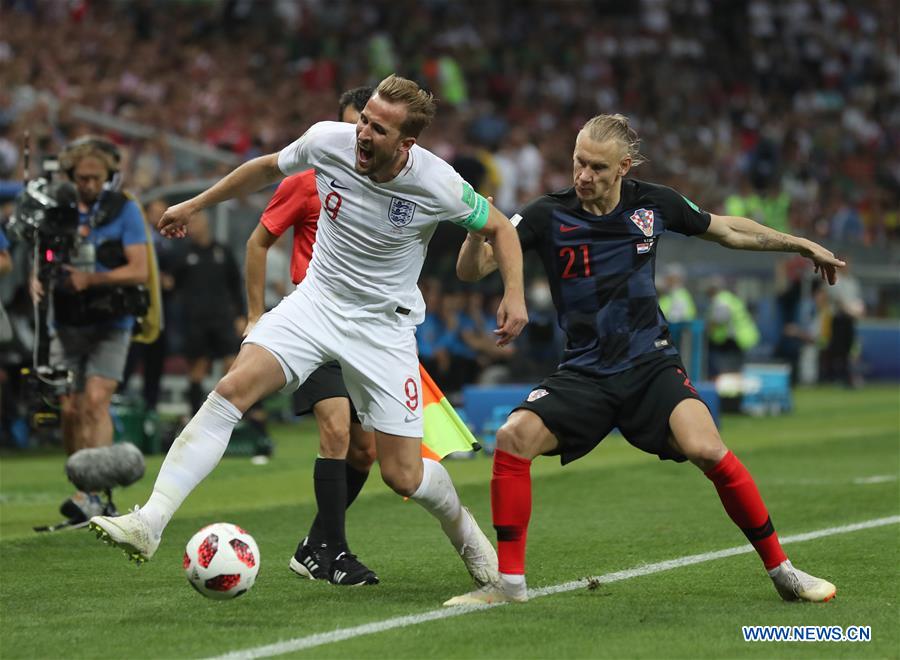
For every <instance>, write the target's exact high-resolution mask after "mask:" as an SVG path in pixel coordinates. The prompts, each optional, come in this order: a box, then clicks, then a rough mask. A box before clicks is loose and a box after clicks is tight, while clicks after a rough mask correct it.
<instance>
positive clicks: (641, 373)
mask: <svg viewBox="0 0 900 660" xmlns="http://www.w3.org/2000/svg"><path fill="white" fill-rule="evenodd" d="M542 391H543V392H546V394H543V395H541V394H540V393H541V392H542ZM536 395H537V398H535V397H536ZM529 398H531V399H533V400H531V401H528V400H527V399H526V400H525V401H523V402H522V403H521V404H519V406H517V408H516V410H520V409H522V410H530V411H532V412H534V413H535V414H537V415H538V416H539V417H540V418H541V420H543V422H544V425H545V426H546V427H547V428H548V429H549V430H550V432H551V433H553V435H555V436H556V438H557V439H558V440H559V447H557V448H556V449H554V450H553V451H551V452H548V453H547V455H548V456H557V455H558V456H560V461H561V463H562V464H563V465H565V464H566V463H569V462H571V461H574V460H576V459H578V458H581V457H582V456H584V455H585V454H587V453H588V452H590V451H591V450H592V449H593V448H594V447H596V446H597V445H598V444H600V442H601V441H602V440H603V438H605V437H606V436H607V435H608V434H609V433H610V431H612V430H613V429H615V428H618V429H619V430H620V431H621V432H622V435H623V436H625V439H626V440H627V441H628V442H629V443H630V444H632V445H634V446H635V447H637V448H638V449H640V450H641V451H645V452H647V453H648V454H654V455H656V456H658V457H659V458H660V460H672V461H678V462H681V461H684V460H686V459H685V457H684V456H682V455H681V454H680V453H678V452H676V451H675V450H673V449H672V448H671V447H670V446H669V442H668V438H669V416H670V415H671V414H672V411H673V410H674V409H675V406H677V405H678V404H679V403H681V402H682V401H684V400H685V399H697V400H698V401H702V399H701V398H700V396H699V395H698V394H697V391H696V390H695V389H694V386H693V384H692V383H691V382H690V380H689V379H688V377H687V375H686V372H685V369H684V365H683V364H682V363H681V360H680V359H679V358H678V357H677V356H665V357H660V358H654V359H651V360H649V361H647V362H643V363H641V364H639V365H637V366H635V367H632V368H631V369H628V370H626V371H622V372H620V373H617V374H613V375H611V376H592V375H587V374H584V373H581V372H577V371H573V370H571V369H561V370H559V371H557V372H556V373H554V374H553V375H551V376H550V377H548V378H546V379H544V380H543V381H542V382H541V383H540V385H538V387H536V388H535V389H534V390H532V392H531V394H529Z"/></svg>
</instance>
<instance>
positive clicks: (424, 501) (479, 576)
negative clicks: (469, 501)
mask: <svg viewBox="0 0 900 660" xmlns="http://www.w3.org/2000/svg"><path fill="white" fill-rule="evenodd" d="M421 445H422V439H421V438H409V437H404V436H399V435H392V434H389V433H383V432H381V431H378V430H376V431H375V446H376V450H377V452H378V463H379V465H380V466H381V477H382V478H383V479H384V482H385V483H386V484H387V485H388V486H390V488H391V489H393V491H394V492H395V493H397V494H398V495H403V496H404V497H409V498H410V499H411V500H413V501H414V502H417V503H419V504H420V505H421V506H422V508H424V509H425V510H426V511H428V513H430V514H431V515H433V516H434V517H435V518H437V519H438V521H439V522H440V523H441V529H443V530H444V534H446V535H447V538H449V539H450V542H451V543H452V544H453V547H454V548H455V549H456V551H457V552H458V553H459V555H460V557H462V560H463V563H464V564H465V565H466V569H467V570H468V571H469V574H470V575H471V576H472V579H473V580H475V582H476V583H477V584H479V585H484V584H489V583H492V582H495V581H496V580H497V553H496V551H495V550H494V547H493V546H492V545H491V542H490V541H488V539H487V537H486V536H485V535H484V532H482V531H481V528H480V527H479V526H478V523H477V522H475V518H474V517H473V516H472V514H471V513H469V510H468V509H466V508H465V507H464V506H462V505H461V504H460V501H459V495H457V493H456V488H455V487H454V486H453V482H452V481H451V480H450V475H449V474H447V470H446V469H444V466H443V465H441V464H440V463H438V462H437V461H433V460H431V459H428V458H424V459H423V458H422V447H421Z"/></svg>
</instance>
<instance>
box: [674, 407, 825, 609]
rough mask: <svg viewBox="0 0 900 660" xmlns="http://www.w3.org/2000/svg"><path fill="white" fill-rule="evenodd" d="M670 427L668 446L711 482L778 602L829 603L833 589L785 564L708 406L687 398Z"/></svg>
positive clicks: (766, 515) (750, 480)
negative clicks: (761, 566) (752, 550)
mask: <svg viewBox="0 0 900 660" xmlns="http://www.w3.org/2000/svg"><path fill="white" fill-rule="evenodd" d="M669 427H670V429H671V431H672V435H671V437H670V440H669V442H670V444H671V445H672V447H673V448H674V449H675V450H677V451H678V452H680V453H681V454H683V455H684V456H686V457H687V459H688V460H689V461H691V463H693V464H694V465H696V466H697V467H698V468H700V469H701V470H702V471H703V473H704V474H705V475H706V476H707V478H709V480H710V481H712V482H713V484H714V485H715V487H716V491H717V492H718V493H719V498H720V499H721V500H722V505H723V506H724V507H725V511H726V512H727V513H728V515H729V517H730V518H731V519H732V521H734V524H735V525H737V526H738V527H739V528H740V529H741V531H742V532H743V533H744V535H745V536H746V537H747V540H748V541H750V543H751V544H752V545H753V547H754V548H756V552H757V553H758V554H759V556H760V559H762V561H763V564H764V565H765V567H766V571H767V572H768V574H769V577H771V578H772V581H773V582H774V584H775V589H776V590H777V591H778V593H779V594H780V595H781V597H782V598H784V599H785V600H805V601H812V602H820V601H828V600H831V598H833V597H834V594H835V592H836V589H835V586H834V585H833V584H831V583H830V582H828V581H826V580H822V579H820V578H817V577H813V576H812V575H808V574H807V573H804V572H803V571H800V570H798V569H796V568H794V567H793V565H792V564H791V562H790V561H788V558H787V555H785V553H784V550H783V549H782V547H781V543H779V542H778V535H777V534H776V533H775V528H774V527H773V526H772V520H771V518H770V517H769V513H768V510H767V509H766V505H765V503H764V502H763V500H762V497H761V496H760V494H759V490H758V489H757V487H756V483H755V482H754V481H753V477H752V476H751V475H750V472H749V471H748V470H747V468H745V467H744V465H743V464H742V463H741V462H740V461H739V460H738V459H737V457H736V456H735V455H734V454H733V453H731V452H730V451H729V450H728V448H727V447H726V446H725V444H724V443H723V442H722V438H721V437H720V436H719V431H718V429H716V425H715V422H714V421H713V419H712V416H711V415H710V414H709V410H708V409H707V408H706V406H705V405H704V404H703V403H702V402H701V401H698V400H696V399H685V400H684V401H682V402H681V403H679V404H678V405H677V406H676V407H675V410H673V411H672V414H671V416H670V417H669Z"/></svg>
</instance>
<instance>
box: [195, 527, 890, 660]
mask: <svg viewBox="0 0 900 660" xmlns="http://www.w3.org/2000/svg"><path fill="white" fill-rule="evenodd" d="M897 523H900V516H889V517H887V518H875V519H874V520H866V521H863V522H860V523H854V524H852V525H843V526H841V527H827V528H825V529H819V530H816V531H814V532H807V533H805V534H794V535H792V536H785V537H784V538H782V539H781V543H782V544H787V543H801V542H803V541H812V540H813V539H820V538H823V537H825V536H834V535H835V534H847V533H849V532H856V531H859V530H861V529H872V528H873V527H883V526H885V525H895V524H897ZM753 551H754V549H753V546H752V545H749V544H747V545H740V546H736V547H733V548H726V549H724V550H717V551H715V552H705V553H703V554H699V555H688V556H686V557H679V558H678V559H669V560H668V561H661V562H657V563H655V564H647V565H645V566H637V567H635V568H630V569H628V570H625V571H616V572H614V573H607V574H606V575H601V576H599V577H594V578H587V579H585V578H583V579H581V580H574V581H572V582H565V583H563V584H557V585H554V586H550V587H542V588H540V589H529V590H528V597H529V598H540V597H541V596H549V595H551V594H559V593H563V592H566V591H575V590H576V589H584V588H585V587H586V585H587V581H588V579H590V580H593V581H596V582H598V583H600V584H608V583H610V582H619V581H621V580H630V579H631V578H636V577H641V576H644V575H651V574H653V573H662V572H663V571H669V570H672V569H673V568H681V567H683V566H692V565H694V564H702V563H705V562H708V561H713V560H715V559H723V558H725V557H733V556H735V555H743V554H747V553H750V552H753ZM503 605H506V603H499V604H496V605H470V606H459V607H444V608H441V609H439V610H431V611H429V612H422V613H421V614H410V615H408V616H399V617H394V618H392V619H385V620H383V621H375V622H373V623H366V624H363V625H361V626H353V627H352V628H339V629H337V630H332V631H329V632H324V633H317V634H315V635H307V636H306V637H297V638H295V639H288V640H285V641H283V642H276V643H275V644H266V645H265V646H257V647H255V648H249V649H244V650H243V651H233V652H231V653H226V654H225V655H220V656H216V657H215V658H213V659H212V660H225V659H228V660H238V659H240V660H244V659H245V658H247V659H249V658H269V657H272V656H276V655H283V654H285V653H293V652H294V651H302V650H304V649H310V648H314V647H316V646H324V645H325V644H334V643H335V642H341V641H344V640H346V639H353V638H356V637H362V636H364V635H372V634H374V633H380V632H385V631H387V630H394V629H395V628H406V627H408V626H416V625H419V624H421V623H427V622H429V621H437V620H439V619H449V618H452V617H457V616H462V615H463V614H470V613H471V612H477V611H480V610H486V609H490V608H492V607H502V606H503ZM518 607H520V606H518Z"/></svg>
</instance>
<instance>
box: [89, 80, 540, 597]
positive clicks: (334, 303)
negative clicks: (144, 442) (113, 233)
mask: <svg viewBox="0 0 900 660" xmlns="http://www.w3.org/2000/svg"><path fill="white" fill-rule="evenodd" d="M433 116H434V102H433V100H432V98H431V95H430V94H428V93H427V92H425V91H424V90H421V89H420V88H419V87H418V85H416V84H415V83H414V82H412V81H410V80H406V79H403V78H400V77H397V76H389V77H388V78H386V79H385V80H383V81H382V82H381V83H380V84H379V85H378V87H377V89H376V91H375V94H374V95H373V96H372V98H371V99H370V100H369V102H368V103H367V104H366V107H365V109H364V110H363V112H362V113H361V114H360V119H359V121H358V122H357V124H356V126H351V125H349V124H345V123H340V122H320V123H318V124H315V125H313V126H312V127H311V128H310V129H309V130H308V131H307V132H306V133H305V134H304V135H303V136H302V137H300V138H299V139H298V140H296V141H295V142H294V143H293V144H291V145H289V146H287V147H286V148H284V149H282V150H281V151H280V152H279V153H276V154H270V155H267V156H261V157H259V158H255V159H253V160H251V161H248V162H246V163H244V164H243V165H241V166H240V167H238V168H237V169H236V170H234V171H233V172H232V173H231V174H229V175H227V176H226V177H225V178H223V179H222V180H221V181H219V182H218V183H216V184H215V185H213V186H212V187H211V188H209V189H208V190H206V191H204V192H203V193H200V194H199V195H198V196H196V197H194V198H192V199H190V200H187V201H186V202H182V203H181V204H178V205H176V206H173V207H171V208H169V209H168V210H167V211H166V213H165V214H164V215H163V217H162V218H161V219H160V222H159V227H160V231H161V232H162V233H163V234H164V235H166V236H169V237H183V236H184V235H185V224H186V223H187V221H188V219H189V218H190V217H191V216H192V215H193V214H194V213H196V212H198V211H200V210H202V209H204V208H207V207H209V206H212V205H214V204H218V203H219V202H222V201H224V200H226V199H230V198H232V197H237V196H241V195H246V194H248V193H250V192H252V191H254V190H258V189H260V188H262V187H263V186H266V185H269V184H271V183H274V182H276V181H278V180H280V179H281V178H283V177H284V176H286V175H291V174H295V173H298V172H302V171H304V170H308V169H311V168H312V169H315V171H316V187H317V189H318V192H319V199H320V200H321V205H322V209H321V213H320V215H319V222H318V229H317V233H316V243H315V249H314V251H313V256H312V260H311V262H310V265H309V270H308V271H307V273H306V277H305V278H304V279H303V281H302V282H301V283H300V284H299V285H298V286H297V288H296V289H295V290H294V292H293V293H291V295H289V296H287V297H286V298H285V299H284V300H282V302H281V303H280V304H279V305H278V306H277V307H275V309H273V310H272V311H271V312H268V313H266V314H265V315H263V316H262V318H260V320H259V322H258V323H257V324H256V326H255V327H254V328H253V330H252V331H251V332H250V334H249V335H248V336H247V338H246V339H245V340H244V343H243V346H242V347H241V351H240V353H239V354H238V357H237V360H236V361H235V363H234V366H233V367H232V368H231V370H230V371H229V372H228V374H226V375H225V376H224V377H223V378H222V379H221V380H220V381H219V382H218V384H217V385H216V387H215V390H214V391H213V392H212V393H210V395H209V397H208V398H207V400H206V402H205V403H204V404H203V406H202V407H201V409H200V411H199V412H198V413H197V414H196V415H195V416H194V418H193V419H192V420H191V421H190V422H189V423H188V425H187V426H186V427H185V428H184V430H183V431H182V432H181V434H180V435H179V436H178V438H176V440H175V442H174V443H173V445H172V448H171V450H170V451H169V453H168V455H167V456H166V459H165V461H164V462H163V465H162V467H161V469H160V472H159V475H158V477H157V479H156V483H155V485H154V487H153V493H152V494H151V496H150V499H149V500H148V501H147V503H146V504H145V505H144V506H143V507H141V508H139V509H136V510H135V511H134V512H133V513H131V514H128V515H126V516H121V517H119V518H110V517H104V516H97V517H95V518H93V519H92V528H93V529H94V530H95V531H96V532H97V533H98V534H99V535H100V536H101V537H103V538H104V540H106V541H109V542H111V543H113V544H115V545H117V546H119V547H121V548H122V549H123V550H125V552H126V554H128V555H129V556H130V557H132V558H134V559H136V560H139V561H142V560H146V559H148V558H149V557H151V556H152V555H153V553H154V552H155V551H156V549H157V547H158V546H159V542H160V537H161V534H162V531H163V529H164V528H165V526H166V525H167V524H168V522H169V520H171V517H172V515H173V514H174V513H175V511H176V510H177V509H178V507H179V506H180V505H181V503H182V502H183V501H184V499H185V497H187V495H188V494H189V493H190V492H191V491H192V490H193V489H194V488H195V487H196V486H197V485H198V484H199V483H200V481H201V480H202V479H203V478H204V477H206V475H207V474H209V473H210V472H211V471H212V469H213V468H214V467H215V465H216V464H217V463H218V461H219V459H220V458H221V457H222V455H223V454H224V452H225V447H226V446H227V444H228V439H229V438H230V436H231V432H232V430H233V428H234V425H235V424H237V422H238V420H239V419H240V417H241V415H242V414H243V413H244V412H245V411H246V410H247V409H248V408H249V407H250V406H251V405H253V403H255V402H256V401H258V400H259V399H261V398H262V397H264V396H266V395H268V394H271V393H273V392H275V391H277V390H280V389H283V388H285V387H290V388H294V389H295V388H296V387H297V385H298V384H299V383H302V382H303V381H305V380H306V378H307V377H308V376H309V375H310V374H311V373H312V372H313V371H315V370H316V369H317V368H318V367H319V366H321V365H322V364H324V363H326V362H330V361H333V360H337V361H338V362H340V365H341V370H342V372H343V376H344V382H345V383H346V385H347V390H348V391H349V393H350V397H351V399H352V400H353V403H354V405H355V407H356V410H357V414H358V416H359V419H360V421H361V423H362V426H363V428H366V429H373V430H374V432H375V446H376V451H377V454H378V459H379V465H380V468H381V475H382V478H383V479H384V481H385V483H386V484H387V485H388V486H390V487H391V488H392V489H393V490H394V491H395V492H396V493H398V494H399V495H403V496H407V497H409V498H410V499H411V500H413V501H414V502H417V503H418V504H420V505H421V506H422V507H423V508H425V509H426V510H427V511H428V512H429V513H431V514H432V515H433V516H434V517H435V518H437V519H438V521H439V522H440V523H441V528H442V529H443V531H444V533H445V534H446V535H447V536H448V538H449V539H450V541H451V543H452V544H453V546H454V548H455V549H456V551H457V552H458V553H459V555H460V556H461V557H462V559H463V562H464V563H465V565H466V568H467V569H468V571H469V573H470V574H471V575H472V577H473V578H474V580H475V581H476V582H477V583H479V584H485V583H492V582H496V581H497V579H499V578H498V575H497V563H496V562H497V556H496V552H495V551H494V548H493V546H491V544H490V542H489V541H488V540H487V537H486V536H485V535H484V533H483V532H482V531H481V530H480V529H479V527H478V524H477V523H476V522H475V519H474V518H473V517H472V515H471V514H470V513H469V512H468V511H467V510H466V509H465V508H464V507H462V506H461V504H460V501H459V497H458V496H457V494H456V490H455V488H454V486H453V484H452V482H451V481H450V476H449V475H448V474H447V471H446V470H445V469H444V467H443V466H441V464H440V463H438V462H437V461H432V460H428V459H423V458H422V456H421V441H422V428H423V418H422V397H421V395H420V392H421V384H420V380H419V369H418V359H417V355H416V342H415V326H416V325H417V324H418V323H420V322H421V321H422V318H423V317H424V312H425V309H424V307H425V305H424V302H423V300H422V295H421V293H420V292H419V289H418V287H417V286H416V281H417V279H418V277H419V273H420V271H421V268H422V263H423V262H424V259H425V253H426V248H427V245H428V241H429V240H430V238H431V236H432V235H433V234H434V231H435V229H436V227H437V224H438V222H442V221H450V222H453V223H455V224H458V225H460V226H462V227H463V228H465V229H467V230H468V231H470V232H471V231H474V232H477V233H479V234H481V235H483V236H484V237H485V238H486V239H489V240H490V241H491V243H492V245H493V246H494V255H495V256H496V260H497V262H498V264H499V269H500V272H501V275H502V277H503V283H504V296H503V300H502V302H501V304H500V306H499V309H498V312H497V326H498V327H497V330H496V331H495V333H496V334H497V336H498V342H499V343H501V344H506V343H508V342H510V341H512V340H513V339H514V338H515V337H517V336H518V335H519V334H520V332H521V331H522V328H523V327H524V326H525V324H526V323H527V320H528V318H527V313H526V311H525V297H524V292H523V284H522V251H521V248H520V246H519V241H518V240H517V238H516V233H515V230H514V229H513V227H512V225H511V224H510V222H509V220H508V218H506V217H505V216H504V215H503V214H502V213H500V212H499V211H497V210H496V209H495V208H494V207H493V206H491V205H490V204H489V203H488V201H487V200H485V199H484V198H483V197H481V196H480V195H478V194H477V193H475V192H474V190H472V188H471V186H469V185H468V184H467V183H466V182H465V181H464V180H463V179H462V177H460V176H459V174H457V173H456V172H455V171H454V170H453V168H451V167H450V166H449V165H447V163H445V162H444V161H443V160H441V159H440V158H438V157H437V156H435V155H434V154H432V153H430V152H428V151H426V150H425V149H422V148H421V147H419V146H418V145H417V144H416V138H417V137H418V135H419V133H420V132H421V131H422V129H423V128H425V126H427V125H428V124H429V123H430V121H431V119H432V117H433Z"/></svg>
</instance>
